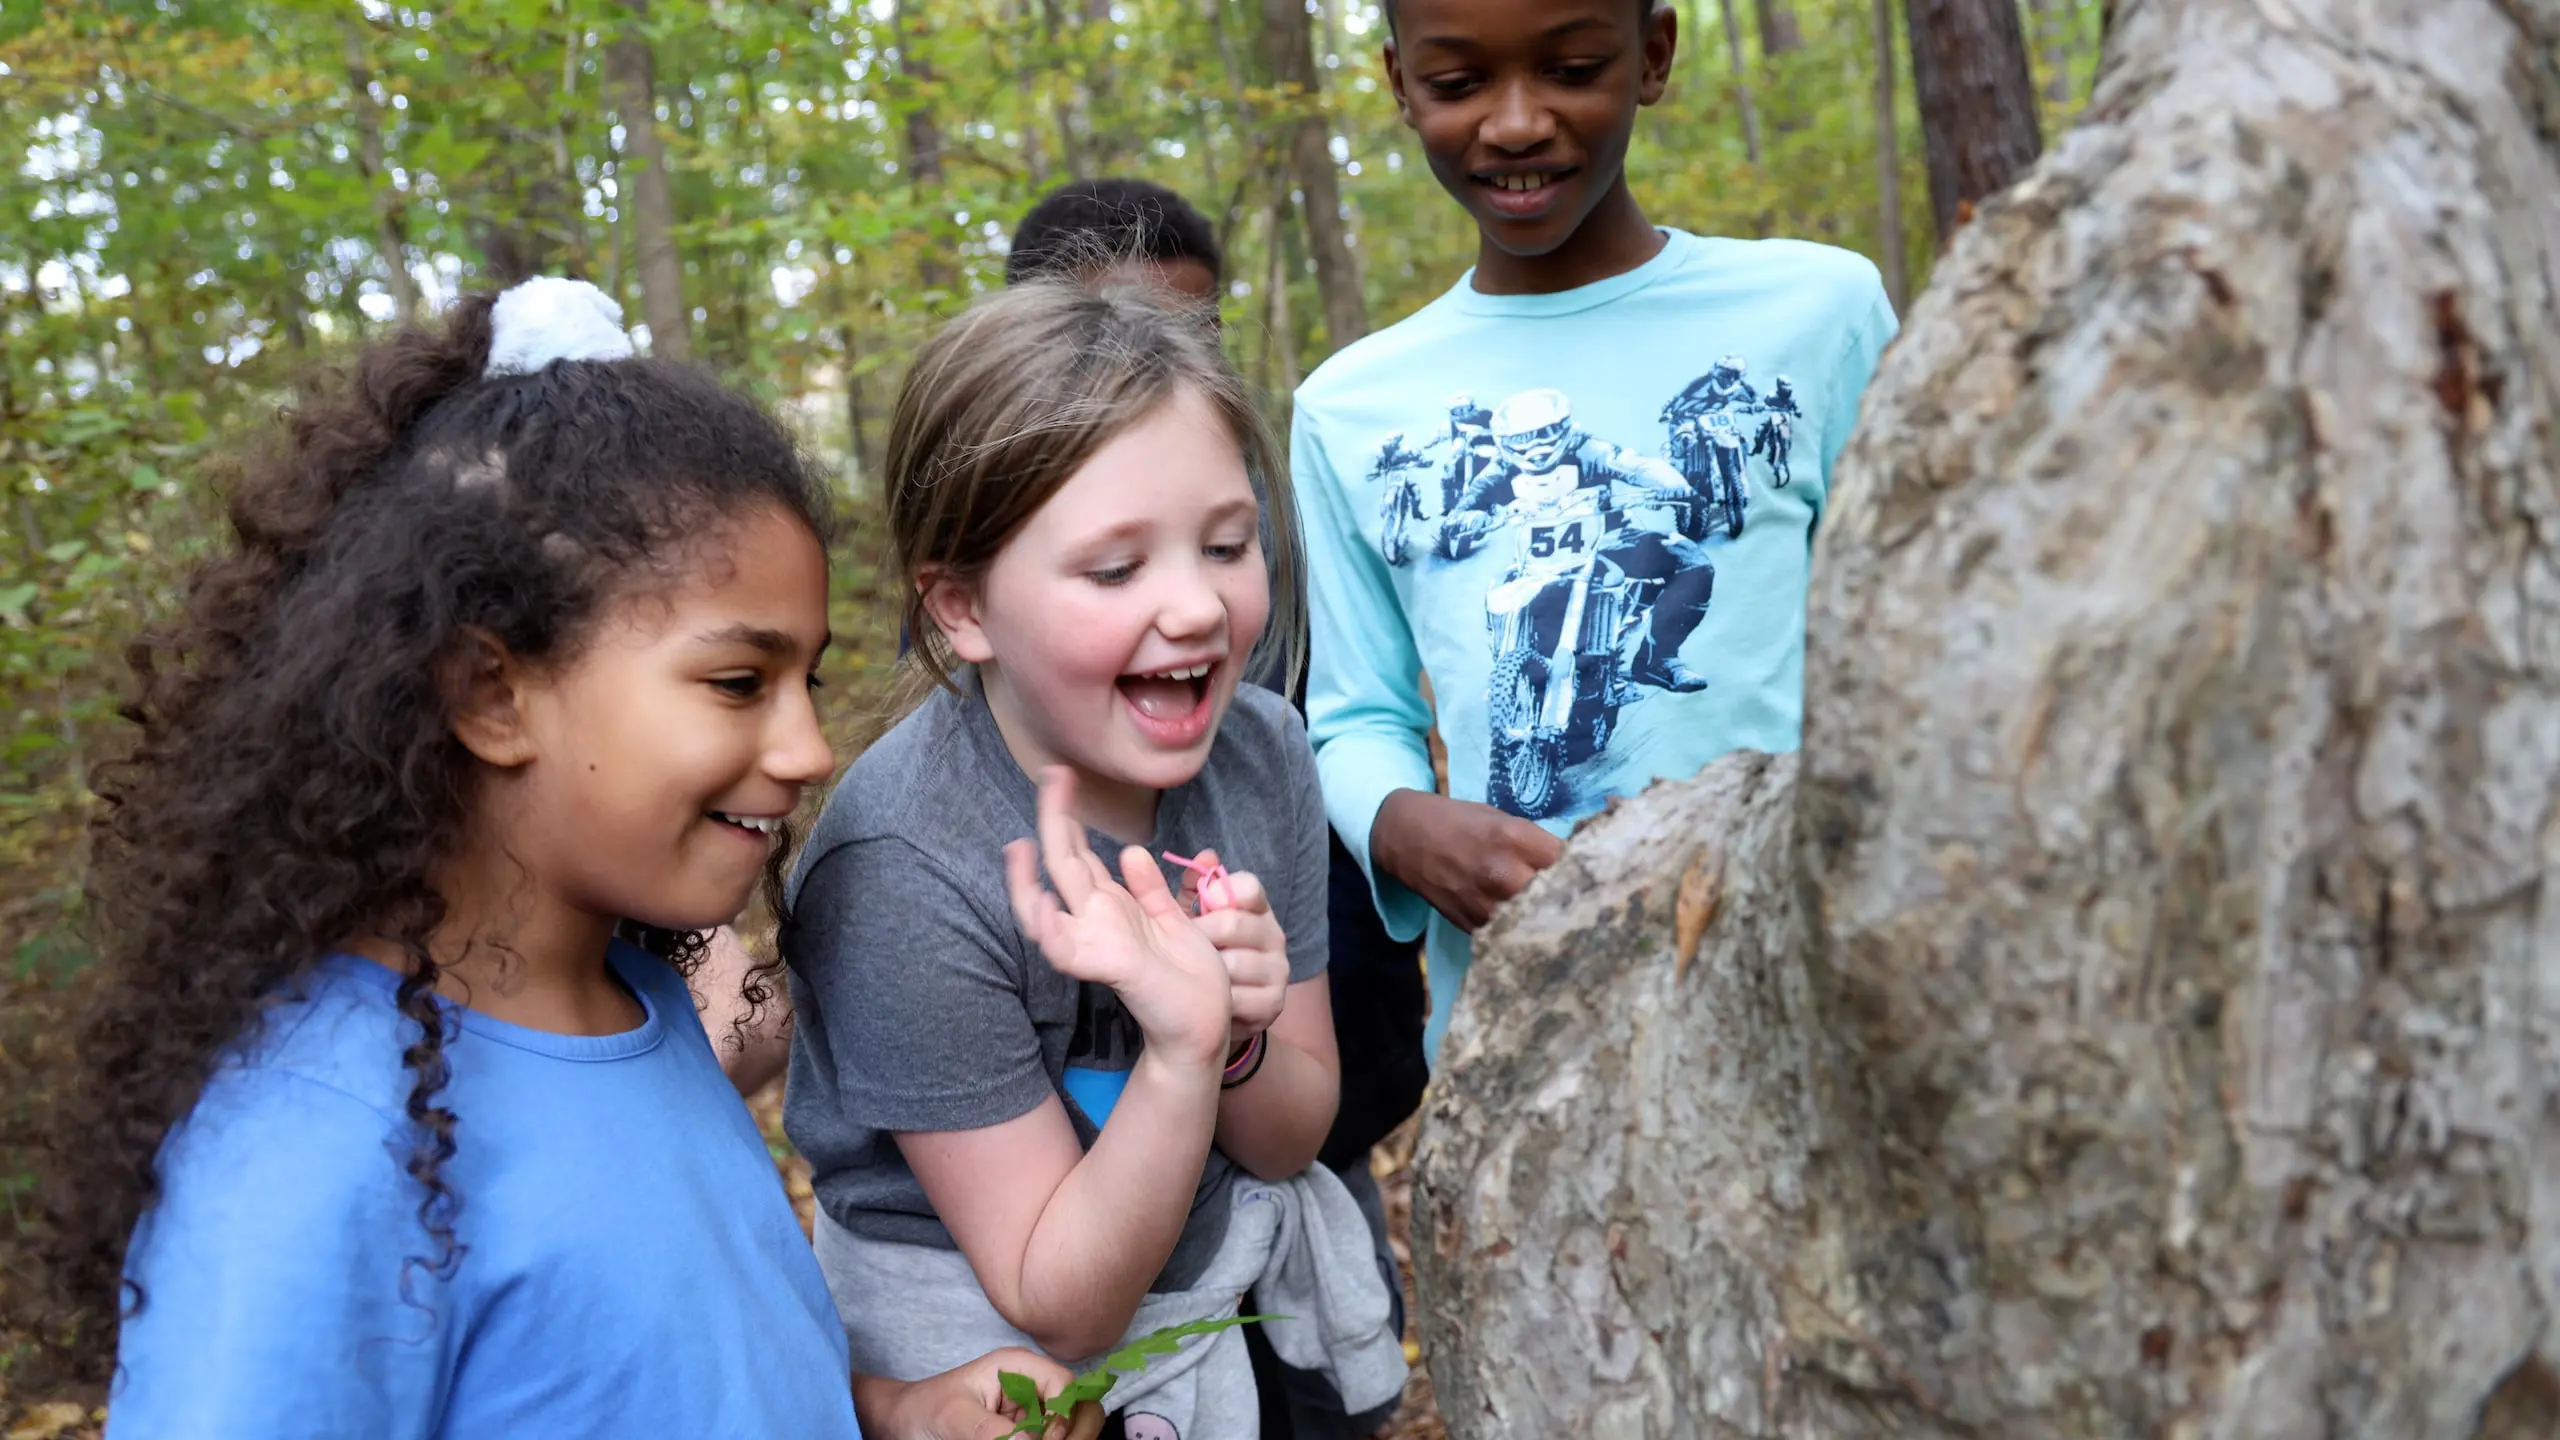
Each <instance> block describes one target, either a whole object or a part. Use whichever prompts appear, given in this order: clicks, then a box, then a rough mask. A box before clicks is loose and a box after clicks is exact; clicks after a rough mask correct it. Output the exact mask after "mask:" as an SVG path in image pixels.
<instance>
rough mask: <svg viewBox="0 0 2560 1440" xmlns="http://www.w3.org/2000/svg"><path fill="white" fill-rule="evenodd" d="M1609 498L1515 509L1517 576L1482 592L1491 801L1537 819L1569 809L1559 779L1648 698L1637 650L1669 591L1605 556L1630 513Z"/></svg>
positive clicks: (1671, 503) (1682, 505) (1571, 497)
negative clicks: (1628, 709) (1635, 672)
mask: <svg viewBox="0 0 2560 1440" xmlns="http://www.w3.org/2000/svg"><path fill="white" fill-rule="evenodd" d="M1603 494H1604V491H1602V490H1599V489H1579V490H1573V491H1569V492H1567V493H1566V494H1564V495H1562V496H1560V497H1559V498H1557V499H1555V500H1553V501H1550V502H1547V503H1544V504H1532V503H1530V502H1525V501H1524V502H1522V503H1520V504H1519V505H1517V506H1515V507H1514V508H1513V510H1512V511H1511V513H1510V514H1509V515H1507V516H1506V517H1505V520H1504V523H1505V524H1506V525H1508V526H1509V527H1511V528H1512V529H1513V530H1514V531H1515V532H1516V534H1517V542H1516V547H1515V550H1514V552H1513V559H1512V564H1511V570H1510V573H1509V574H1508V575H1507V576H1506V577H1505V578H1504V580H1503V581H1502V583H1501V584H1499V585H1496V586H1495V587H1494V588H1493V589H1492V590H1490V591H1488V592H1487V593H1486V595H1485V625H1486V628H1487V629H1488V630H1490V631H1491V632H1492V638H1493V652H1494V659H1493V674H1492V678H1491V680H1490V681H1489V682H1488V684H1487V686H1486V694H1487V696H1488V698H1489V699H1490V701H1491V714H1490V717H1489V718H1490V722H1491V723H1490V724H1489V726H1488V727H1487V728H1488V730H1489V732H1490V739H1491V742H1492V757H1491V759H1492V764H1491V774H1490V777H1489V779H1488V784H1487V791H1488V793H1487V795H1486V799H1487V800H1488V801H1489V802H1490V803H1491V804H1493V805H1494V806H1495V807H1497V808H1499V809H1503V810H1507V811H1510V812H1511V813H1512V814H1515V815H1521V816H1525V817H1527V818H1529V819H1532V820H1540V819H1545V818H1546V817H1548V816H1551V815H1555V814H1558V813H1560V812H1561V811H1562V810H1563V809H1564V808H1565V806H1566V805H1567V804H1568V803H1569V801H1570V796H1568V795H1567V793H1566V786H1565V784H1564V772H1565V771H1566V770H1567V769H1568V768H1569V767H1571V766H1574V765H1578V764H1580V763H1582V762H1583V761H1585V760H1588V759H1590V758H1592V757H1593V756H1595V755H1597V754H1599V753H1600V752H1601V751H1602V750H1603V749H1605V748H1607V746H1608V744H1609V736H1610V734H1611V732H1612V731H1614V730H1615V729H1616V727H1617V723H1618V712H1619V710H1620V709H1621V708H1622V707H1623V706H1625V705H1626V703H1627V702H1628V701H1629V700H1631V699H1634V698H1636V697H1637V696H1638V694H1640V693H1641V692H1640V691H1639V689H1638V687H1637V686H1636V685H1635V683H1634V682H1633V681H1632V680H1630V679H1629V672H1630V671H1631V670H1632V668H1633V666H1634V657H1633V650H1634V648H1635V646H1636V645H1637V644H1639V643H1641V639H1642V636H1641V633H1640V632H1641V631H1642V630H1643V628H1644V624H1645V621H1646V619H1647V618H1648V616H1649V614H1650V612H1651V610H1652V607H1653V599H1654V596H1655V594H1656V593H1657V592H1659V591H1660V590H1661V588H1662V584H1663V582H1661V581H1659V580H1647V579H1640V578H1637V577H1634V576H1631V575H1629V574H1627V573H1626V572H1625V571H1624V570H1622V569H1620V568H1619V567H1618V566H1617V565H1616V564H1615V563H1614V562H1612V561H1611V560H1610V558H1609V556H1608V555H1607V554H1606V553H1604V552H1605V551H1606V549H1607V546H1608V541H1609V540H1610V538H1611V537H1612V536H1613V535H1615V534H1616V533H1617V532H1618V531H1619V530H1620V529H1621V528H1623V527H1624V526H1625V524H1626V509H1625V508H1610V507H1609V506H1607V505H1606V504H1605V502H1604V500H1603ZM1637 504H1638V505H1643V506H1662V507H1666V508H1670V509H1674V510H1679V511H1683V512H1687V511H1690V510H1694V509H1697V508H1700V506H1701V505H1702V504H1703V501H1702V500H1700V499H1696V498H1692V497H1689V496H1685V495H1669V494H1659V495H1647V496H1645V497H1644V498H1643V499H1641V500H1640V501H1638V502H1637ZM1550 624H1552V630H1551V631H1550V630H1549V625H1550ZM1542 632H1547V633H1552V634H1553V636H1554V639H1553V640H1552V641H1550V640H1546V639H1544V638H1543V637H1542Z"/></svg>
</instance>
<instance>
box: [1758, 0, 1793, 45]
mask: <svg viewBox="0 0 2560 1440" xmlns="http://www.w3.org/2000/svg"><path fill="white" fill-rule="evenodd" d="M1757 3H1758V5H1759V9H1760V57H1761V58H1762V59H1764V60H1766V59H1773V58H1775V57H1777V56H1780V55H1786V54H1791V53H1793V52H1795V51H1798V50H1801V49H1803V48H1804V27H1803V26H1801V25H1799V24H1797V23H1796V9H1795V7H1794V6H1793V5H1790V4H1788V3H1787V0H1757Z"/></svg>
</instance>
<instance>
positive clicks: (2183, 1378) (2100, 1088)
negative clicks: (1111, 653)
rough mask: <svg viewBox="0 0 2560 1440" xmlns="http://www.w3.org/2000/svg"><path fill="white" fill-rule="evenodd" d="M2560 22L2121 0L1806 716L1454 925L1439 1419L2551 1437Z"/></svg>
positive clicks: (1436, 1086) (1907, 408)
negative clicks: (1791, 740) (1790, 749)
mask: <svg viewBox="0 0 2560 1440" xmlns="http://www.w3.org/2000/svg"><path fill="white" fill-rule="evenodd" d="M2555 54H2560V7H2555V6H2554V5H2553V4H2551V3H2548V0H2531V3H2526V0H2291V3H2290V4H2289V5H2287V6H2285V7H2281V8H2279V7H2275V6H2268V5H2265V4H2262V3H2258V0H2144V3H2143V4H2140V5H2128V6H2126V7H2124V9H2123V10H2122V12H2121V13H2120V14H2119V16H2118V27H2117V33H2116V35H2115V37H2114V39H2113V40H2112V41H2111V42H2110V44H2109V47H2108V50H2107V55H2106V61H2105V65H2104V68H2103V70H2102V75H2103V76H2104V78H2103V80H2102V81H2101V83H2100V86H2099V89H2098V93H2097V94H2096V95H2095V96H2094V97H2093V99H2092V101H2091V103H2090V104H2089V106H2088V107H2087V109H2086V110H2085V111H2084V112H2083V113H2084V116H2085V117H2087V118H2084V119H2083V120H2082V122H2081V123H2080V126H2079V128H2078V129H2077V130H2076V131H2075V132H2074V133H2073V134H2072V135H2071V136H2070V138H2069V140H2068V141H2067V143H2065V144H2063V145H2060V146H2057V147H2056V149H2055V151H2054V153H2053V154H2052V155H2050V156H2048V157H2047V158H2046V159H2045V160H2044V161H2043V162H2042V164H2041V165H2040V166H2039V167H2038V169H2037V171H2036V173H2034V174H2032V175H2030V176H2028V177H2027V178H2026V179H2024V180H2023V181H2022V182H2021V183H2020V184H2019V185H2018V186H2017V187H2016V188H2015V189H2014V190H2012V191H2011V192H2010V193H2009V194H2008V195H2007V196H2006V197H2004V198H2003V199H2002V201H2001V202H2000V203H1998V204H1996V205H1991V206H1986V207H1985V209H1984V210H1983V212H1982V214H1981V216H1980V217H1979V218H1978V219H1977V220H1976V222H1975V223H1974V224H1972V225H1969V226H1967V227H1966V228H1965V229H1964V230H1963V231H1962V232H1960V233H1959V234H1958V235H1957V237H1956V239H1955V241H1954V244H1953V247H1952V248H1951V249H1950V250H1949V252H1948V253H1947V255H1946V257H1945V259H1944V260H1943V261H1942V262H1941V263H1940V265H1939V278H1938V279H1937V280H1936V282H1935V283H1933V284H1932V285H1931V287H1930V288H1929V290H1928V291H1927V293H1925V294H1924V295H1922V296H1921V297H1920V299H1919V301H1918V302H1917V304H1916V305H1915V306H1914V307H1913V311H1912V314H1911V318H1910V323H1909V325H1908V326H1907V327H1906V328H1905V329H1904V331H1903V333H1902V338H1901V339H1900V340H1898V341H1897V342H1896V343H1895V345H1894V346H1893V347H1892V349H1891V350H1890V351H1889V352H1888V353H1887V354H1886V356H1885V359H1884V363H1883V366H1882V368H1881V370H1880V371H1879V373H1878V375H1877V378H1876V381H1875V384H1874V386H1873V388H1872V389H1871V390H1870V392H1869V393H1868V394H1867V396H1866V397H1865V401H1864V405H1863V409H1862V413H1861V416H1860V419H1859V421H1858V423H1857V426H1856V428H1855V431H1854V433H1853V435H1852V436H1851V437H1850V439H1849V441H1848V448H1847V451H1846V453H1845V456H1844V458H1843V461H1842V464H1841V466H1840V472H1839V476H1838V479H1837V483H1836V486H1835V489H1834V492H1833V499H1832V507H1831V509H1830V511H1829V512H1828V513H1826V515H1825V516H1824V520H1823V528H1822V532H1821V535H1820V538H1819V540H1818V542H1817V544H1818V547H1819V549H1820V552H1821V553H1820V554H1819V555H1818V556H1817V563H1816V564H1815V566H1814V569H1813V577H1814V578H1813V584H1812V593H1811V595H1810V597H1809V600H1808V605H1807V614H1808V620H1809V631H1808V642H1807V650H1806V667H1805V680H1806V684H1805V705H1806V711H1805V727H1804V739H1803V748H1802V750H1801V752H1800V753H1799V754H1798V755H1793V756H1786V757H1777V758H1773V757H1770V756H1765V755H1757V754H1742V755H1734V756H1728V757H1726V758H1725V759H1724V760H1721V761H1719V762H1717V763H1716V764H1715V765H1713V766H1710V767H1709V768H1708V769H1707V770H1706V772H1705V773H1704V774H1703V775H1701V776H1699V777H1698V778H1696V779H1694V780H1690V781H1686V782H1681V783H1676V784H1669V785H1663V786H1658V787H1656V788H1654V789H1653V790H1650V791H1648V792H1646V793H1645V794H1643V795H1640V796H1637V797H1635V798H1633V799H1631V800H1628V801H1625V802H1622V803H1620V804H1617V805H1615V806H1613V807H1612V808H1611V809H1610V810H1609V811H1607V812H1606V813H1603V814H1602V815H1600V816H1598V817H1595V818H1594V819H1592V820H1591V821H1589V822H1587V823H1586V824H1585V825H1584V826H1583V827H1582V828H1581V829H1580V830H1579V831H1578V832H1577V833H1576V834H1575V835H1574V837H1573V838H1572V840H1571V842H1570V843H1569V844H1568V846H1567V849H1566V852H1565V855H1564V858H1563V860H1562V861H1561V862H1560V863H1559V864H1557V865H1556V866H1555V867H1554V868H1552V869H1550V870H1549V871H1547V872H1546V873H1545V874H1544V875H1542V876H1541V877H1539V879H1538V880H1537V881H1536V882H1535V883H1534V884H1533V885H1532V887H1531V888H1530V890H1529V891H1528V892H1527V893H1526V894H1525V895H1523V896H1522V897H1521V899H1520V900H1519V901H1517V902H1515V903H1513V904H1512V905H1510V906H1507V907H1505V909H1504V910H1503V911H1502V912H1501V913H1499V914H1498V915H1496V916H1495V918H1494V920H1493V922H1492V923H1491V924H1490V925H1489V926H1488V927H1486V929H1485V931H1484V933H1482V934H1481V935H1480V936H1479V937H1478V943H1477V948H1476V960H1475V966H1474V969H1473V971H1472V973H1471V974H1470V975H1469V977H1468V981H1467V986H1466V990H1465V993H1464V994H1463V995H1462V996H1461V998H1460V1000H1459V1002H1458V1008H1457V1014H1456V1016H1455V1021H1456V1024H1455V1026H1454V1027H1453V1028H1452V1029H1451V1031H1450V1033H1449V1036H1448V1043H1447V1046H1446V1048H1445V1049H1444V1050H1443V1052H1442V1054H1441V1056H1440V1064H1439V1067H1438V1069H1437V1072H1436V1073H1435V1074H1434V1076H1433V1080H1432V1093H1431V1097H1430V1100H1429V1103H1428V1110H1427V1114H1426V1116H1425V1120H1424V1124H1423V1131H1422V1142H1421V1147H1420V1151H1419V1154H1418V1156H1417V1174H1418V1182H1419V1183H1418V1188H1417V1192H1416V1196H1415V1202H1414V1220H1415V1234H1414V1245H1413V1251H1414V1258H1415V1262H1416V1264H1417V1267H1418V1269H1419V1281H1420V1301H1421V1306H1420V1308H1421V1314H1420V1320H1421V1325H1422V1330H1423V1335H1424V1341H1425V1344H1424V1350H1425V1353H1426V1354H1428V1355H1429V1356H1430V1358H1431V1366H1432V1373H1433V1379H1434V1381H1435V1382H1436V1385H1437V1392H1438V1397H1439V1403H1440V1411H1441V1413H1442V1415H1443V1416H1445V1417H1446V1418H1447V1420H1448V1423H1449V1426H1450V1429H1451V1433H1452V1435H1453V1436H1454V1437H1456V1440H1494V1437H1504V1440H1508V1437H1522V1440H1527V1437H1541V1440H1543V1437H1549V1436H1576V1437H1584V1436H1588V1437H1611V1440H1615V1437H1630V1440H1632V1437H1644V1436H1718V1437H1744V1436H1748V1437H1804V1440H1812V1437H1823V1440H1885V1437H1894V1440H1952V1437H1959V1436H1961V1437H1967V1440H1977V1437H1978V1440H1988V1437H2007V1436H2017V1437H2028V1436H2033V1437H2038V1440H2046V1437H2050V1440H2097V1437H2107V1440H2115V1437H2135V1436H2141V1437H2151V1436H2168V1437H2192V1440H2259V1437H2266V1440H2296V1437H2299V1440H2311V1437H2338V1440H2471V1437H2494V1440H2527V1437H2532V1440H2543V1437H2549V1436H2552V1435H2555V1434H2560V1326H2556V1325H2555V1323H2554V1321H2555V1316H2560V523H2556V522H2555V517H2560V321H2555V318H2554V315H2555V310H2554V293H2553V286H2554V284H2555V279H2554V277H2560V125H2554V124H2553V123H2552V117H2554V116H2560V63H2555V61H2554V59H2553V57H2554V55H2555ZM2418 55H2425V56H2427V57H2428V61H2429V63H2427V64H2426V65H2424V66H2418V65H2413V64H2411V63H2410V57H2412V56H2418ZM1805 443H1812V437H1806V442H1805ZM1648 703H1649V702H1648Z"/></svg>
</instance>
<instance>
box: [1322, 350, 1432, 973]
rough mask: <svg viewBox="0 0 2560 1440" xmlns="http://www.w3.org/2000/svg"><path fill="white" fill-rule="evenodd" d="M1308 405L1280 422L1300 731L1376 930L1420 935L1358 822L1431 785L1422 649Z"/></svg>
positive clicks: (1413, 908) (1417, 899)
mask: <svg viewBox="0 0 2560 1440" xmlns="http://www.w3.org/2000/svg"><path fill="white" fill-rule="evenodd" d="M1313 414H1314V407H1313V406H1311V405H1309V404H1307V403H1306V400H1305V397H1304V395H1303V392H1302V393H1301V396H1300V401H1299V404H1298V407H1297V415H1296V417H1295V418H1294V419H1293V421H1292V422H1291V427H1290V436H1289V467H1290V475H1291V480H1292V483H1293V485H1294V487H1295V488H1296V490H1297V498H1298V506H1299V512H1300V514H1302V515H1303V516H1305V518H1306V548H1307V588H1308V594H1309V611H1310V613H1311V614H1312V616H1313V622H1312V627H1311V631H1310V638H1311V641H1312V644H1311V647H1310V654H1309V657H1308V665H1307V734H1308V738H1309V739H1310V740H1312V741H1313V742H1314V744H1315V752H1316V775H1317V779H1318V780H1319V781H1320V782H1321V783H1322V785H1323V787H1324V802H1325V814H1326V816H1327V818H1329V819H1331V820H1332V822H1333V828H1334V832H1335V833H1336V834H1338V835H1340V836H1341V837H1342V844H1343V848H1345V849H1347V850H1349V851H1350V852H1351V854H1352V856H1353V857H1354V858H1355V859H1357V860H1358V861H1359V862H1360V866H1361V868H1362V869H1363V870H1364V871H1366V872H1367V873H1368V876H1369V887H1370V893H1371V895H1372V896H1373V897H1374V898H1375V899H1376V901H1377V905H1378V915H1379V918H1380V919H1382V920H1384V921H1385V922H1386V926H1387V930H1388V933H1390V934H1392V935H1393V936H1395V937H1396V938H1397V939H1399V940H1411V939H1414V938H1416V937H1418V936H1420V935H1421V934H1422V927H1423V925H1424V924H1425V923H1426V921H1427V920H1428V919H1429V917H1430V907H1429V906H1427V905H1425V904H1424V903H1423V900H1422V897H1421V896H1419V895H1416V894H1414V893H1413V892H1412V891H1411V890H1408V889H1406V888H1405V887H1404V886H1403V885H1401V884H1399V883H1397V882H1396V881H1395V880H1394V879H1393V878H1392V877H1390V876H1386V875H1383V874H1380V873H1379V871H1378V869H1377V867H1376V866H1375V865H1374V864H1372V863H1371V862H1370V857H1369V827H1370V825H1371V823H1372V822H1374V821H1375V820H1376V819H1377V816H1378V807H1379V806H1380V805H1381V804H1383V803H1385V801H1386V798H1387V796H1389V795H1390V794H1393V793H1394V792H1396V791H1398V790H1421V791H1424V792H1426V793H1427V792H1429V791H1431V790H1432V789H1433V788H1434V782H1433V779H1432V774H1431V746H1430V741H1429V739H1428V738H1427V737H1428V736H1429V734H1430V729H1431V711H1430V708H1429V707H1428V706H1426V705H1424V704H1423V702H1422V686H1421V676H1422V657H1421V654H1420V653H1419V652H1418V651H1417V650H1416V649H1415V647H1414V643H1413V630H1412V627H1411V626H1409V625H1408V624H1407V623H1406V622H1405V614H1404V608H1403V606H1402V605H1401V604H1400V603H1398V601H1397V599H1396V593H1395V585H1394V582H1393V580H1392V578H1391V577H1390V576H1389V575H1388V573H1387V565H1386V561H1385V560H1384V559H1383V558H1382V557H1381V556H1380V555H1379V554H1378V552H1377V551H1376V550H1374V549H1372V548H1370V546H1369V544H1368V541H1367V540H1366V538H1365V537H1363V536H1362V535H1361V533H1360V531H1359V529H1358V528H1357V526H1356V525H1355V524H1354V523H1353V518H1352V517H1353V515H1354V513H1355V511H1354V509H1353V507H1352V505H1351V503H1350V499H1349V497H1347V496H1346V495H1344V494H1343V490H1342V485H1341V483H1340V481H1339V479H1338V478H1337V477H1336V476H1335V474H1334V471H1333V467H1332V465H1331V463H1330V460H1329V457H1328V456H1327V455H1326V454H1325V452H1324V445H1323V441H1322V438H1321V436H1320V435H1319V434H1318V433H1317V426H1316V423H1315V421H1314V419H1313Z"/></svg>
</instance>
